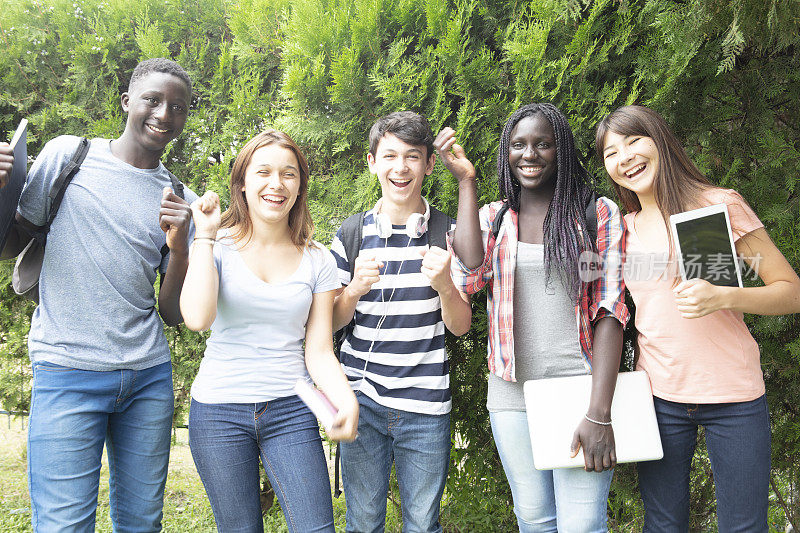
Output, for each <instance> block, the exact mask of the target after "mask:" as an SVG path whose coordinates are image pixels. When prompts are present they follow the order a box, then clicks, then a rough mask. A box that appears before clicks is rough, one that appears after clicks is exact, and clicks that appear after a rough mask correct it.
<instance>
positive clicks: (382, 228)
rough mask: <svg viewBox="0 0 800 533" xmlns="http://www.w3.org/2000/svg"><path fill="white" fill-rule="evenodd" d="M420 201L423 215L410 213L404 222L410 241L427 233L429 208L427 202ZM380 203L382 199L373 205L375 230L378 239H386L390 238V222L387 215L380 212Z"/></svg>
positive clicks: (424, 200) (429, 215)
mask: <svg viewBox="0 0 800 533" xmlns="http://www.w3.org/2000/svg"><path fill="white" fill-rule="evenodd" d="M422 201H423V202H424V203H425V213H424V214H423V213H411V215H410V216H409V217H408V220H406V235H408V237H409V238H411V239H418V238H420V237H422V236H423V235H425V232H426V231H428V219H429V218H430V217H431V207H430V206H429V205H428V200H426V199H425V198H423V199H422ZM382 202H383V198H381V199H380V200H378V203H376V204H375V229H376V231H377V232H378V237H380V238H381V239H388V238H389V237H391V236H392V221H391V220H390V219H389V215H387V214H384V213H381V212H380V211H381V203H382Z"/></svg>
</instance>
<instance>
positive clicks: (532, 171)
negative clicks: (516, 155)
mask: <svg viewBox="0 0 800 533" xmlns="http://www.w3.org/2000/svg"><path fill="white" fill-rule="evenodd" d="M517 170H518V171H519V174H520V176H525V177H533V176H535V175H537V174H539V173H541V172H542V170H544V166H542V165H518V166H517Z"/></svg>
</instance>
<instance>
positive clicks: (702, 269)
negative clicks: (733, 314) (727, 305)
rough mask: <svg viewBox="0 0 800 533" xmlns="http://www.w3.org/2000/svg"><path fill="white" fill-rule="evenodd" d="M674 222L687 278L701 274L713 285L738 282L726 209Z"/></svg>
mask: <svg viewBox="0 0 800 533" xmlns="http://www.w3.org/2000/svg"><path fill="white" fill-rule="evenodd" d="M674 224H675V231H676V233H677V235H678V242H679V245H680V250H681V256H682V263H683V268H684V272H685V274H686V279H693V278H701V279H704V280H706V281H708V282H709V283H713V284H714V285H724V286H727V287H738V286H739V277H738V276H737V269H738V263H737V258H736V256H735V255H734V254H733V253H732V250H731V238H730V233H729V231H730V230H729V229H728V223H727V220H726V218H725V213H712V214H708V215H705V216H701V217H698V218H694V219H692V220H685V221H682V222H675V223H674Z"/></svg>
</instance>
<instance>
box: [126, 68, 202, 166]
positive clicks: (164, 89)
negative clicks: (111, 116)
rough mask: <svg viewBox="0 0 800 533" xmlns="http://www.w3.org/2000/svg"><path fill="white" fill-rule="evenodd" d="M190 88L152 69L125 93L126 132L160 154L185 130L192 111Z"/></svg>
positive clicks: (145, 147)
mask: <svg viewBox="0 0 800 533" xmlns="http://www.w3.org/2000/svg"><path fill="white" fill-rule="evenodd" d="M190 99H191V95H190V93H189V87H187V85H186V83H185V82H184V81H183V80H182V79H180V78H179V77H177V76H175V75H173V74H167V73H164V72H151V73H149V74H147V75H145V76H144V77H143V78H141V79H140V80H138V81H137V82H136V83H135V84H134V85H133V86H132V87H131V88H130V90H129V92H126V93H123V94H122V110H123V111H125V112H126V113H128V120H127V122H126V123H125V134H124V135H126V136H127V137H129V138H130V139H132V140H133V141H134V142H135V143H136V144H138V145H139V146H140V147H141V148H143V149H145V150H148V151H151V152H157V153H158V155H159V156H160V155H161V153H162V152H163V151H164V149H165V148H166V147H167V144H169V142H170V141H172V140H173V139H175V138H176V137H177V136H178V135H180V133H181V132H182V131H183V126H184V125H185V124H186V118H187V116H188V114H189V101H190Z"/></svg>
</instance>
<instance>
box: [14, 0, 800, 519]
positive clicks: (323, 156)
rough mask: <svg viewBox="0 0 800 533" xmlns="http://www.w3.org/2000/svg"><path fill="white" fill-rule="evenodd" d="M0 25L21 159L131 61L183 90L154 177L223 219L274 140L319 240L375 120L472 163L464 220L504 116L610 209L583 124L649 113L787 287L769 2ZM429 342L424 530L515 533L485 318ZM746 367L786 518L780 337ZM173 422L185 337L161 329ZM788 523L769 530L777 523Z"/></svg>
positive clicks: (108, 120)
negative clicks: (240, 162)
mask: <svg viewBox="0 0 800 533" xmlns="http://www.w3.org/2000/svg"><path fill="white" fill-rule="evenodd" d="M2 5H3V8H2V10H0V41H2V44H3V49H4V53H3V54H2V55H0V129H1V130H3V131H6V132H8V131H12V130H13V129H14V127H15V125H16V124H17V122H18V121H19V119H20V118H22V117H27V118H28V119H29V120H30V122H31V124H30V131H29V146H28V151H29V153H30V154H36V153H38V151H39V149H40V148H41V146H42V145H43V144H44V142H45V141H47V140H49V139H50V138H52V137H54V136H56V135H58V134H76V135H87V136H103V137H114V136H116V135H118V134H119V133H121V131H122V129H123V125H124V116H123V114H122V112H121V110H120V106H119V94H120V93H121V92H122V91H123V90H124V89H125V88H126V86H127V78H128V77H129V76H130V72H131V70H132V68H133V66H134V65H135V64H136V63H137V62H138V61H139V60H141V59H144V58H147V57H156V56H168V57H171V58H173V59H175V60H177V61H179V62H180V63H181V64H182V65H183V66H184V67H185V68H186V69H187V70H188V71H189V73H190V74H191V75H192V77H193V79H194V80H195V98H194V101H193V104H192V114H191V117H190V119H189V121H188V123H187V125H186V129H185V132H184V134H183V135H182V136H181V138H180V139H179V140H177V141H176V142H175V143H174V144H173V145H172V146H171V147H170V148H169V149H168V152H167V154H166V157H165V162H166V164H167V165H168V166H169V168H170V169H171V170H173V171H174V172H175V173H176V174H177V175H178V176H179V177H180V178H181V179H182V180H183V181H185V182H186V183H187V184H189V185H190V187H191V188H193V189H194V190H195V191H196V192H198V193H202V192H203V191H204V190H207V189H212V190H215V191H217V192H219V193H220V194H221V196H222V198H223V202H225V201H227V191H226V176H227V171H228V168H229V165H230V163H231V161H232V160H233V158H234V157H235V155H236V150H237V148H238V147H240V146H241V145H242V143H243V142H244V141H245V140H247V139H248V138H250V137H251V136H252V135H253V134H255V133H256V132H257V131H259V130H261V129H263V128H265V127H267V126H275V127H278V128H281V129H284V130H286V131H287V132H289V133H290V134H291V135H292V136H293V137H294V138H295V139H296V140H297V141H298V142H299V143H300V144H301V146H303V148H304V149H305V150H306V153H307V154H308V156H309V161H310V164H311V169H312V177H313V180H312V184H311V191H310V198H311V209H312V215H313V217H314V220H315V222H316V224H317V234H316V237H317V239H318V240H321V241H323V242H326V243H328V242H330V239H331V237H332V235H333V232H334V231H335V229H336V228H337V227H338V224H339V223H340V222H341V221H342V220H343V219H344V218H345V217H346V216H347V215H348V214H350V213H352V212H355V211H357V210H360V209H365V208H368V207H370V206H371V205H372V204H373V203H374V202H375V201H376V200H377V198H378V196H379V187H378V185H377V181H376V180H375V179H374V178H373V177H371V176H370V174H369V172H368V170H367V167H366V162H365V154H366V150H367V139H366V134H367V131H368V128H369V127H370V125H371V124H372V122H374V120H375V119H376V118H377V117H378V116H380V115H382V114H385V113H388V112H391V111H395V110H399V109H413V110H416V111H418V112H421V113H423V114H425V115H426V116H427V117H428V118H429V119H430V121H431V123H432V125H433V126H434V129H435V130H438V128H440V127H442V126H444V125H449V126H452V127H453V128H455V129H456V131H457V133H458V136H459V139H460V142H461V144H462V145H464V146H465V148H466V150H467V153H468V155H469V157H470V158H471V159H472V160H473V162H475V164H476V167H477V169H478V173H479V180H480V188H479V194H480V201H481V203H484V202H488V201H491V200H494V199H496V198H497V196H498V192H497V185H496V176H495V174H496V171H495V157H496V155H495V154H496V150H497V143H498V137H499V133H500V131H501V128H502V125H503V123H504V121H505V119H506V118H507V117H508V115H509V114H510V113H511V112H512V111H513V110H514V109H516V108H517V107H518V106H519V105H521V104H524V103H529V102H531V101H551V102H553V103H554V104H556V105H558V106H559V107H560V108H561V109H562V110H564V112H565V113H566V114H567V116H568V117H569V118H570V122H571V124H572V126H573V129H574V131H575V134H576V145H577V147H578V149H579V150H580V152H581V154H582V156H583V158H584V160H585V163H586V164H587V166H588V167H589V168H590V170H591V171H592V172H593V174H594V176H595V177H596V185H597V187H598V188H600V189H601V190H603V191H606V192H608V191H609V187H608V185H607V184H606V182H605V181H604V180H605V176H604V174H603V172H602V168H601V166H600V165H599V163H598V162H597V161H596V160H595V159H594V158H593V155H592V140H593V135H594V126H595V125H596V124H597V122H598V121H599V120H600V119H601V118H602V117H603V116H605V115H606V114H607V113H608V112H609V111H611V110H613V109H614V108H616V107H618V106H620V105H624V104H627V103H633V102H641V103H644V104H647V105H650V106H652V107H654V108H655V109H657V110H658V111H660V112H661V113H662V114H663V115H664V116H665V117H666V118H667V121H668V122H669V123H670V124H671V125H672V126H673V128H674V129H675V131H676V132H677V133H678V135H679V136H680V137H681V138H682V139H683V141H684V144H685V146H687V148H688V150H689V152H690V155H691V156H692V157H693V159H694V160H695V162H696V163H697V164H698V166H699V167H700V169H701V170H702V171H704V172H706V173H707V175H708V176H709V177H710V178H711V179H712V181H714V182H715V183H718V184H721V185H723V186H726V187H731V188H735V189H737V190H739V191H740V192H741V193H742V194H743V195H744V196H745V197H746V198H747V199H748V200H749V201H750V203H751V205H752V206H753V207H754V208H755V210H756V212H757V213H758V215H759V216H760V217H761V219H762V221H763V222H764V223H765V225H766V227H767V228H768V230H769V232H770V234H771V236H772V238H773V240H774V241H775V243H776V244H777V245H778V247H779V248H780V249H781V251H782V252H783V253H784V255H785V256H786V257H787V259H789V261H790V262H791V263H792V265H793V266H794V267H795V268H798V267H800V233H798V231H797V228H798V219H800V195H799V194H798V193H799V192H800V191H798V190H797V185H798V176H799V175H800V172H799V171H800V142H798V139H800V135H798V133H800V132H799V131H798V130H799V129H800V116H799V115H798V112H797V110H798V109H800V74H799V73H800V55H799V54H798V45H799V44H800V42H799V41H800V32H798V31H797V30H798V23H799V22H800V4H798V3H797V2H783V1H779V0H766V1H765V0H734V1H730V2H728V1H722V0H683V1H677V0H674V1H670V0H532V1H525V2H521V1H519V0H512V1H502V2H499V1H494V0H490V1H483V2H478V1H477V0H455V1H448V0H241V1H239V2H233V1H231V0H193V1H190V0H169V1H167V2H163V1H157V0H139V1H137V2H135V3H134V2H126V1H124V0H50V1H49V2H43V1H42V0H21V1H15V2H11V1H10V0H6V1H4V2H3V4H2ZM456 193H457V191H456V184H455V182H454V180H453V179H452V178H451V177H450V176H449V175H448V174H447V172H446V171H445V170H444V169H443V167H442V166H441V165H437V167H436V170H435V171H434V174H433V175H432V176H431V177H430V178H429V179H428V180H427V182H426V184H425V194H426V195H427V196H428V198H429V199H431V200H432V201H433V202H434V203H435V204H436V205H437V206H438V207H439V208H441V209H443V210H444V211H446V212H448V213H450V214H455V211H456V198H457V194H456ZM10 270H11V269H10V265H9V264H4V265H0V292H2V302H0V404H2V405H3V407H4V408H6V409H24V408H25V407H26V406H27V403H28V401H29V383H28V380H29V379H30V370H29V366H28V364H27V353H26V346H25V343H26V335H27V330H28V328H29V325H30V321H29V316H30V314H31V312H32V309H33V308H32V306H31V305H30V304H29V303H27V302H24V301H22V300H20V299H19V298H17V297H15V296H14V295H13V292H12V291H11V288H10V283H9V280H10ZM484 306H485V299H484V297H483V296H480V297H478V298H476V300H475V304H474V307H475V317H474V320H473V328H472V330H471V331H470V333H469V334H468V335H466V336H465V337H462V338H460V339H457V340H456V339H452V338H449V339H448V347H449V350H450V354H451V358H452V389H453V396H454V398H453V418H452V419H453V427H454V448H453V460H452V464H451V473H450V477H449V480H448V485H447V492H446V499H445V503H444V506H443V511H442V512H443V516H442V520H443V523H444V524H445V526H446V529H448V530H450V531H498V530H509V531H510V530H513V529H514V527H515V520H514V517H513V513H512V511H511V506H510V501H511V500H510V493H509V491H508V488H507V485H506V482H505V478H504V476H503V473H502V467H501V465H500V463H499V460H498V458H497V455H496V452H495V450H494V446H493V443H492V439H491V432H490V429H489V427H488V417H487V413H486V409H485V394H486V369H485V352H486V314H485V309H484ZM747 320H748V324H749V325H750V326H751V328H752V331H753V333H754V335H755V336H756V339H757V340H758V341H759V344H760V346H761V349H762V367H763V369H764V374H765V378H766V382H767V394H768V399H769V403H770V406H771V414H772V423H773V488H774V489H776V491H777V493H776V494H775V495H774V498H773V499H772V502H773V503H772V504H771V505H772V507H771V521H772V523H773V524H774V526H775V527H777V528H782V527H783V525H784V524H785V523H786V520H791V521H793V522H794V524H795V526H798V525H800V524H798V520H800V516H799V515H800V513H798V511H797V509H798V506H800V487H799V486H798V479H800V412H799V411H800V407H798V406H800V370H798V368H800V365H798V363H800V321H798V319H797V317H794V316H789V317H748V318H747ZM168 329H169V331H168V333H167V335H168V337H169V340H170V346H171V348H172V350H173V362H174V367H175V387H176V405H177V408H178V409H177V411H176V421H178V422H182V421H183V420H185V416H186V406H187V403H188V401H187V400H188V387H189V385H190V384H191V381H192V379H193V376H194V374H195V372H196V370H197V365H198V364H199V360H200V357H201V355H202V351H203V335H199V334H196V333H193V332H190V331H188V330H186V329H185V328H168ZM696 467H697V468H696V469H695V473H694V474H693V479H694V485H695V489H694V491H693V495H692V509H693V528H697V529H702V530H707V529H710V528H713V527H715V526H714V518H713V501H714V495H713V488H712V484H711V481H710V470H709V468H708V459H707V455H705V454H704V453H702V452H701V453H700V454H699V455H698V456H697V458H696ZM635 483H636V481H635V473H634V471H633V469H632V468H631V467H630V466H624V465H623V466H621V467H619V468H618V469H617V473H616V475H615V481H614V485H613V486H612V494H611V498H610V506H609V515H610V518H611V522H610V523H611V525H612V527H613V528H614V529H616V530H620V531H622V530H625V531H627V530H633V529H637V528H639V527H640V525H641V503H640V502H639V500H638V496H637V493H636V487H635ZM784 509H785V510H786V512H785V511H784Z"/></svg>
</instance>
